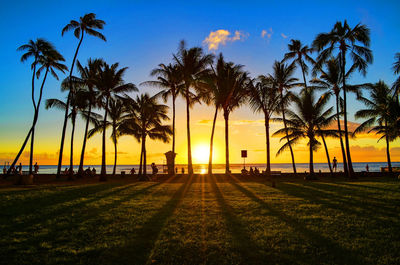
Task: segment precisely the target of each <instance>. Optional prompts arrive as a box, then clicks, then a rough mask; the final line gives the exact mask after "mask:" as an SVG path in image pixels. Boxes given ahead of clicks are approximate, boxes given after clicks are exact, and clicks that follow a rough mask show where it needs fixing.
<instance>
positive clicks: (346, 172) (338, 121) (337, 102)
mask: <svg viewBox="0 0 400 265" xmlns="http://www.w3.org/2000/svg"><path fill="white" fill-rule="evenodd" d="M339 113H340V111H339V95H336V120H337V124H338V130H339V139H340V148H341V149H342V157H343V170H344V174H345V175H346V176H349V170H348V168H347V159H346V152H345V150H344V145H343V139H342V128H341V126H340V114H339Z"/></svg>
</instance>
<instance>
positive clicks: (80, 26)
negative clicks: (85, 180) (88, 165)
mask: <svg viewBox="0 0 400 265" xmlns="http://www.w3.org/2000/svg"><path fill="white" fill-rule="evenodd" d="M104 24H105V22H104V21H103V20H100V19H96V14H94V13H89V14H86V15H84V16H83V17H80V18H79V21H76V20H71V21H70V23H69V24H67V25H66V26H65V27H64V28H63V29H62V31H61V36H63V35H64V33H65V32H67V31H70V30H74V36H75V37H76V38H77V39H79V43H78V46H77V47H76V50H75V55H74V59H73V60H72V65H71V69H70V71H69V80H70V83H69V87H70V94H71V93H73V90H72V73H73V70H74V65H75V60H76V57H77V56H78V52H79V48H80V47H81V44H82V41H83V37H84V35H85V33H86V34H88V35H91V36H94V37H97V38H99V39H102V40H104V41H106V38H105V37H104V36H103V34H101V33H100V32H98V31H96V29H103V27H104ZM66 104H67V106H66V108H65V115H64V124H63V129H62V134H61V145H60V154H59V157H58V166H57V178H59V177H60V174H61V166H62V155H63V151H64V140H65V132H66V129H67V119H68V109H69V104H70V96H68V97H67V103H66Z"/></svg>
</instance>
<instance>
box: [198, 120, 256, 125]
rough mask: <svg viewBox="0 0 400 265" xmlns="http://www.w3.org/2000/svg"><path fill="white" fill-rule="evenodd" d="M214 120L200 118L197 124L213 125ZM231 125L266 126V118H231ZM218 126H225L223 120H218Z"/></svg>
mask: <svg viewBox="0 0 400 265" xmlns="http://www.w3.org/2000/svg"><path fill="white" fill-rule="evenodd" d="M212 122H213V121H212V120H199V121H197V123H196V124H197V125H208V126H211V125H212ZM229 125H252V126H264V120H229ZM216 126H225V123H224V122H223V121H217V123H216Z"/></svg>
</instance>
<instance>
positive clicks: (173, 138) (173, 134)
mask: <svg viewBox="0 0 400 265" xmlns="http://www.w3.org/2000/svg"><path fill="white" fill-rule="evenodd" d="M175 97H176V96H175V92H174V93H173V94H172V154H173V158H172V168H173V169H174V172H175V99H176V98H175Z"/></svg>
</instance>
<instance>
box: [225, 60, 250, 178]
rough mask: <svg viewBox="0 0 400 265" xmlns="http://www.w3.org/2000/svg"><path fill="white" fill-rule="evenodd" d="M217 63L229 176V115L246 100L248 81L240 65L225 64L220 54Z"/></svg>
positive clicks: (226, 169)
mask: <svg viewBox="0 0 400 265" xmlns="http://www.w3.org/2000/svg"><path fill="white" fill-rule="evenodd" d="M218 63H219V64H220V65H221V68H222V69H221V71H220V72H219V74H221V76H218V78H219V80H218V86H219V90H220V93H221V94H220V96H221V109H222V110H223V116H224V120H225V173H226V174H229V173H230V169H229V114H230V113H231V112H232V111H234V110H235V109H236V108H238V107H240V106H241V105H242V104H243V103H244V102H245V101H246V100H247V96H248V93H249V87H250V79H249V77H248V76H247V73H246V72H245V71H243V66H242V65H239V64H234V63H232V62H225V61H224V58H223V56H222V54H221V55H220V57H219V59H218Z"/></svg>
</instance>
